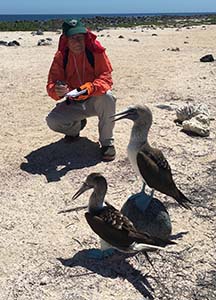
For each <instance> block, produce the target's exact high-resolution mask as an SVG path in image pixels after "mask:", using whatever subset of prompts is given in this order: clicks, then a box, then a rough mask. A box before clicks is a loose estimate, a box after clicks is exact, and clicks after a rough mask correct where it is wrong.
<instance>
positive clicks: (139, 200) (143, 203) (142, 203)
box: [128, 184, 154, 212]
mask: <svg viewBox="0 0 216 300" xmlns="http://www.w3.org/2000/svg"><path fill="white" fill-rule="evenodd" d="M153 195H154V190H152V191H151V194H150V195H147V194H146V193H145V184H143V187H142V190H141V192H140V193H137V194H134V195H131V196H130V197H129V198H128V200H130V201H135V202H136V205H137V207H138V208H139V209H140V210H141V211H142V212H144V211H145V210H146V209H147V207H148V206H149V203H150V202H151V200H152V198H153Z"/></svg>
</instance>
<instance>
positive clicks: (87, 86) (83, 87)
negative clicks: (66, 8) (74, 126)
mask: <svg viewBox="0 0 216 300" xmlns="http://www.w3.org/2000/svg"><path fill="white" fill-rule="evenodd" d="M77 90H78V91H82V90H86V92H85V93H84V94H82V95H80V96H78V97H76V98H73V100H75V101H83V100H86V99H88V98H89V97H90V96H91V95H92V94H93V92H94V85H93V83H91V82H86V83H85V84H83V85H81V86H80V87H79V88H78V89H77Z"/></svg>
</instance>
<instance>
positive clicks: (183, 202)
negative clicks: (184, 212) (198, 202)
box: [175, 190, 192, 209]
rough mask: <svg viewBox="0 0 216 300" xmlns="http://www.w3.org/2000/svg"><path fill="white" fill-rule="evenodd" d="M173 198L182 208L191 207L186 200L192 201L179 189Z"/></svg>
mask: <svg viewBox="0 0 216 300" xmlns="http://www.w3.org/2000/svg"><path fill="white" fill-rule="evenodd" d="M175 199H176V200H177V201H178V203H179V204H180V205H181V206H183V207H184V208H187V209H191V207H190V205H189V204H188V202H189V203H192V202H191V200H189V199H188V198H187V197H186V196H185V195H184V194H183V193H182V192H181V191H180V190H178V195H177V197H176V198H175Z"/></svg>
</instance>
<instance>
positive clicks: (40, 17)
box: [0, 12, 216, 22]
mask: <svg viewBox="0 0 216 300" xmlns="http://www.w3.org/2000/svg"><path fill="white" fill-rule="evenodd" d="M213 14H216V12H201V13H200V12H193V13H151V14H150V13H128V14H126V13H122V14H99V13H98V14H83V15H80V14H59V15H54V14H50V15H42V14H39V15H30V14H25V15H1V14H0V22H2V21H11V22H14V21H36V20H37V21H47V20H53V19H61V20H62V19H71V18H93V17H96V16H102V17H142V16H193V15H196V16H197V15H213Z"/></svg>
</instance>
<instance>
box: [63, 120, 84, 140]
mask: <svg viewBox="0 0 216 300" xmlns="http://www.w3.org/2000/svg"><path fill="white" fill-rule="evenodd" d="M86 124H87V120H86V119H83V120H81V128H80V130H83V128H85V127H86ZM79 137H80V135H79V133H78V134H77V135H75V136H72V135H65V137H64V142H65V143H66V144H71V143H74V142H76V141H77V140H78V139H79Z"/></svg>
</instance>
